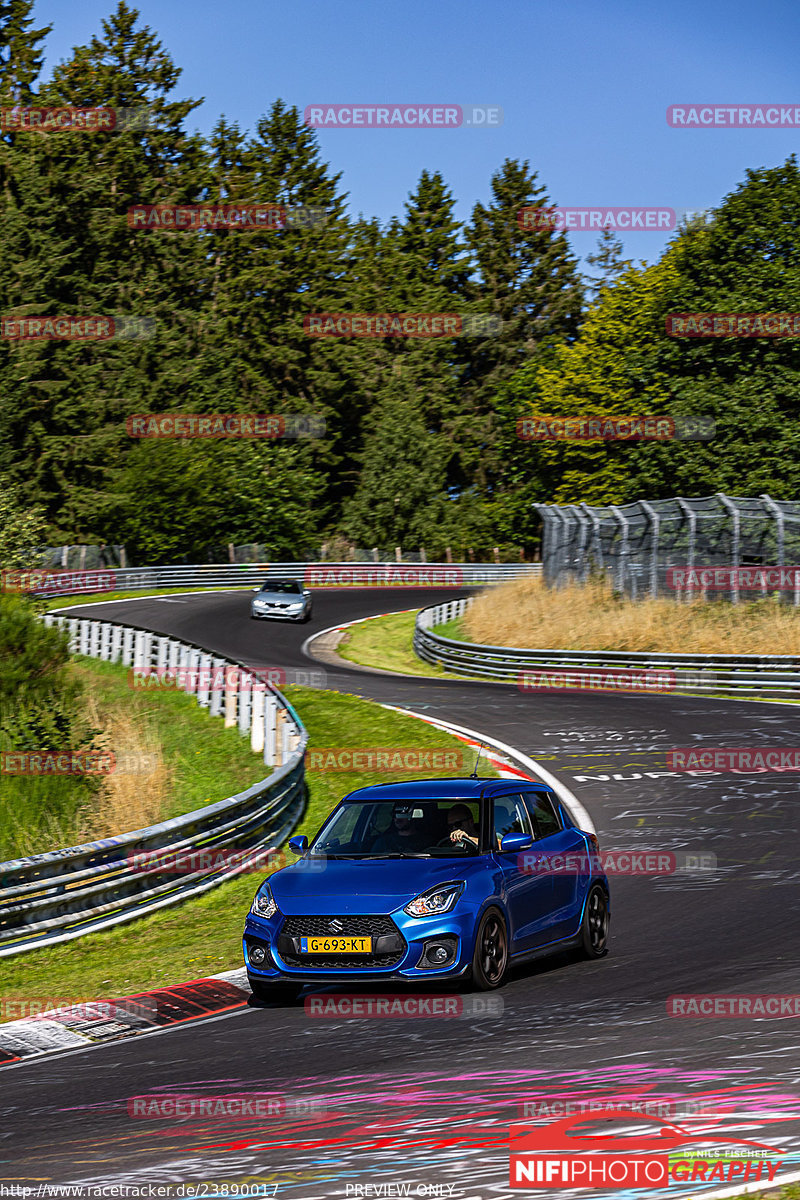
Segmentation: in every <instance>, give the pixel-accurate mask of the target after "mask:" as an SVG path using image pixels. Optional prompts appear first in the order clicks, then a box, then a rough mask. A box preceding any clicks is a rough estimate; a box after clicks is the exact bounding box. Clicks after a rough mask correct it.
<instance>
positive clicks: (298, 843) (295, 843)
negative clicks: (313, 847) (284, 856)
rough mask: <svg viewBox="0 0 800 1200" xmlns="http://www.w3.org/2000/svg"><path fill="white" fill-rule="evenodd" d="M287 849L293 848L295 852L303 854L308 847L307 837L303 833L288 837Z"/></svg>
mask: <svg viewBox="0 0 800 1200" xmlns="http://www.w3.org/2000/svg"><path fill="white" fill-rule="evenodd" d="M289 849H290V850H294V852H295V854H305V852H306V850H307V849H308V838H307V837H306V836H305V834H301V835H300V836H299V837H291V838H289Z"/></svg>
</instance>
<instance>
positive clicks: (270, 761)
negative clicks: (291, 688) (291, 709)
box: [262, 691, 278, 767]
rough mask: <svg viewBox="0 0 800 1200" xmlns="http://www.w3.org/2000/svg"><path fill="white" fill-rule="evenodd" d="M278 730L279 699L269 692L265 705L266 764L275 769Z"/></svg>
mask: <svg viewBox="0 0 800 1200" xmlns="http://www.w3.org/2000/svg"><path fill="white" fill-rule="evenodd" d="M262 695H264V693H262ZM277 729H278V698H277V696H276V695H275V693H274V692H272V691H268V692H267V693H266V695H265V703H264V762H265V763H266V764H267V766H268V767H274V766H275V765H276V764H277V762H278V746H277V741H278V739H277V736H276V734H277Z"/></svg>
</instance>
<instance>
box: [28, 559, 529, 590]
mask: <svg viewBox="0 0 800 1200" xmlns="http://www.w3.org/2000/svg"><path fill="white" fill-rule="evenodd" d="M44 570H45V569H44V568H31V572H34V571H35V572H36V573H37V574H41V573H43V572H44ZM539 571H541V564H539V563H406V562H400V563H392V562H383V563H365V562H288V563H238V564H237V563H233V564H230V565H219V564H211V565H208V564H199V565H197V566H183V567H109V568H104V567H94V568H92V569H91V571H86V572H81V571H64V572H61V571H51V570H49V569H48V570H47V576H48V578H47V585H46V587H44V588H39V589H36V590H38V591H39V592H42V593H44V594H46V595H48V596H58V595H73V594H74V595H79V594H80V593H81V592H82V591H83V592H85V591H87V590H95V589H94V588H93V587H91V588H87V587H86V586H81V581H80V578H79V577H80V576H81V575H83V574H86V575H89V576H92V577H97V576H103V577H104V582H102V583H101V585H100V589H98V590H102V589H105V590H108V591H111V590H113V591H117V592H124V591H149V590H150V589H152V588H173V587H190V588H194V587H199V588H217V587H219V588H223V587H228V588H237V587H242V588H244V587H255V586H256V585H257V584H262V583H266V582H268V581H269V580H271V579H287V578H289V579H304V578H306V577H307V578H308V586H309V587H310V588H314V587H315V586H320V587H335V586H337V580H338V581H340V582H339V583H338V586H342V587H347V586H350V587H359V586H362V587H392V586H406V587H413V586H415V583H416V585H417V586H439V587H461V586H466V587H470V586H474V585H477V584H486V583H502V582H504V581H506V580H509V579H518V578H519V577H520V576H522V575H530V574H536V573H538V572H539ZM13 574H20V573H19V572H14V573H13ZM60 574H63V576H64V581H65V585H66V586H65V587H64V588H63V589H60V588H59V587H58V576H59V575H60ZM68 577H71V579H70V578H68ZM440 579H441V582H438V581H439V580H440Z"/></svg>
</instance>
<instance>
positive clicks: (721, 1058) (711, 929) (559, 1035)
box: [0, 588, 800, 1200]
mask: <svg viewBox="0 0 800 1200" xmlns="http://www.w3.org/2000/svg"><path fill="white" fill-rule="evenodd" d="M456 594H463V592H460V593H457V592H448V593H445V592H438V591H434V590H432V589H428V588H425V589H417V590H404V591H402V592H398V591H396V590H391V591H388V590H386V589H384V590H381V589H363V590H358V591H355V590H344V589H343V590H340V591H329V592H327V591H320V592H318V593H317V594H316V595H315V600H314V604H315V608H314V616H313V619H312V621H311V622H310V623H309V624H308V625H284V624H278V623H272V622H263V623H262V622H255V621H251V620H250V618H249V615H248V614H249V600H250V595H249V593H246V592H221V593H217V594H203V595H199V594H198V595H188V594H187V595H184V596H169V597H163V598H148V599H142V600H137V601H125V602H118V603H114V604H98V605H94V606H92V608H91V609H83V608H82V609H81V611H83V612H86V613H88V612H90V611H91V613H92V615H93V616H102V617H105V618H107V619H117V620H123V621H127V622H129V623H132V624H133V623H135V624H137V625H140V626H142V627H146V628H149V629H153V630H155V631H157V632H160V633H168V634H171V635H173V636H175V637H179V638H182V639H185V640H187V641H192V642H195V643H197V644H200V645H203V646H204V647H207V648H208V649H211V650H214V651H215V652H217V653H219V654H223V655H227V656H230V657H233V658H237V659H239V660H241V661H244V662H247V663H249V664H251V665H254V666H280V667H284V668H294V669H307V668H309V667H312V666H314V665H315V664H314V663H312V662H311V661H310V660H309V658H308V657H307V656H306V655H305V654H304V653H303V650H302V646H303V643H304V642H305V639H306V638H307V637H308V636H309V635H310V634H313V633H314V632H315V631H317V630H321V629H324V628H327V627H329V626H334V625H337V624H339V623H340V622H343V621H346V620H352V619H354V618H357V617H362V616H367V615H370V614H374V613H381V612H390V611H396V610H399V609H406V608H412V607H413V608H418V607H421V606H422V605H424V604H428V603H433V602H435V601H437V600H438V599H440V598H447V597H449V596H452V595H456ZM317 665H318V664H317ZM324 669H325V670H326V671H327V673H328V686H329V687H332V688H335V689H338V690H341V691H347V692H352V693H354V694H357V695H360V696H364V697H368V698H371V699H375V700H379V701H382V702H384V703H391V704H396V705H399V706H401V707H403V708H406V709H409V710H412V711H416V712H421V713H424V714H425V715H428V716H433V717H438V718H441V719H444V720H448V721H451V722H454V723H456V724H458V725H461V726H465V727H468V728H470V729H473V730H477V731H482V732H485V733H486V734H488V735H490V736H491V737H494V738H497V739H499V740H501V741H503V742H506V743H508V744H510V745H512V746H515V747H517V748H518V749H519V750H521V751H523V752H524V753H525V754H527V755H530V756H531V757H532V758H534V759H536V760H538V761H539V762H541V764H542V765H543V766H544V767H546V768H547V770H549V771H550V772H551V773H553V774H554V775H556V776H557V778H558V779H559V780H561V781H562V782H563V783H565V784H566V785H567V786H568V787H569V788H570V789H572V790H573V791H574V793H575V795H576V796H577V797H578V799H579V800H580V801H581V803H582V804H583V805H584V806H585V807H586V808H587V809H588V810H589V812H590V813H591V816H592V818H593V820H594V823H595V826H596V828H597V831H598V836H599V839H600V845H601V847H602V849H603V850H620V851H623V850H638V851H643V850H662V851H675V852H685V853H691V854H698V855H700V854H713V855H714V856H715V859H716V869H714V870H710V871H705V872H698V873H695V874H683V875H680V876H679V875H665V876H652V875H651V876H629V877H625V876H618V877H615V878H613V879H612V880H611V884H612V901H613V921H612V938H611V949H610V953H609V955H608V957H606V958H604V959H602V960H599V961H595V962H586V961H582V960H580V959H579V958H578V957H577V956H576V955H573V954H561V955H559V956H556V957H554V958H552V959H549V960H544V961H541V962H539V963H537V964H535V965H533V966H530V967H527V968H525V969H520V970H518V971H516V972H514V973H513V974H512V977H511V979H510V981H509V982H508V984H507V986H506V987H505V988H504V989H503V990H502V991H501V992H500V993H498V994H499V995H500V996H501V997H502V1000H503V1005H504V1012H503V1014H502V1015H501V1016H497V1015H487V1016H475V1017H470V1018H469V1019H468V1020H467V1019H464V1018H459V1019H450V1020H444V1019H424V1018H420V1019H417V1020H378V1019H369V1018H357V1019H351V1020H343V1019H341V1018H340V1019H312V1018H309V1017H307V1016H306V1015H305V1012H304V1009H303V1007H302V1005H300V1006H299V1007H283V1006H266V1007H265V1006H260V1007H259V1006H248V1007H245V1008H242V1009H239V1010H236V1011H234V1012H232V1013H230V1014H225V1015H224V1016H221V1017H217V1018H214V1019H211V1020H208V1021H206V1022H198V1023H193V1024H189V1025H186V1026H184V1027H181V1026H178V1027H176V1028H173V1029H169V1030H165V1031H164V1032H161V1033H158V1034H155V1035H148V1036H145V1037H138V1038H134V1039H131V1040H128V1041H121V1042H115V1043H111V1044H108V1045H104V1046H100V1047H93V1048H91V1049H89V1050H86V1051H80V1052H76V1053H70V1054H66V1055H63V1056H59V1057H56V1058H48V1059H46V1060H43V1061H41V1062H36V1061H29V1062H24V1063H22V1064H20V1065H18V1066H13V1067H11V1068H6V1069H4V1070H3V1071H2V1072H0V1117H2V1121H1V1122H0V1159H1V1160H2V1162H0V1178H7V1179H8V1180H13V1181H14V1182H17V1183H27V1184H29V1185H30V1182H31V1181H36V1182H37V1183H38V1182H40V1181H44V1180H46V1181H56V1182H61V1183H73V1184H78V1183H83V1184H87V1183H92V1184H104V1185H125V1184H127V1185H140V1184H165V1183H168V1182H171V1183H176V1184H180V1183H184V1182H186V1183H192V1184H195V1185H198V1190H197V1191H196V1192H195V1195H198V1196H202V1195H206V1196H209V1197H210V1196H214V1195H215V1194H219V1192H217V1193H215V1191H214V1184H215V1183H216V1185H217V1187H218V1188H219V1185H220V1181H223V1180H226V1181H233V1180H237V1181H239V1182H241V1181H242V1180H245V1179H251V1180H259V1181H261V1182H262V1184H263V1194H272V1191H271V1189H272V1185H273V1184H275V1185H277V1195H278V1196H280V1197H285V1198H287V1200H295V1198H297V1200H301V1198H302V1200H315V1198H316V1197H325V1198H326V1200H327V1198H328V1197H342V1198H343V1200H344V1198H345V1197H348V1196H353V1197H355V1196H359V1195H360V1196H369V1195H372V1196H375V1195H380V1194H382V1195H385V1196H393V1195H398V1194H403V1191H402V1188H401V1189H400V1191H399V1192H398V1191H397V1187H398V1185H400V1184H407V1185H408V1188H409V1189H410V1190H409V1191H408V1193H407V1194H410V1195H430V1196H435V1195H439V1196H453V1197H454V1198H455V1197H458V1198H459V1200H467V1198H468V1197H469V1198H472V1197H476V1198H477V1197H480V1200H489V1198H490V1197H496V1196H504V1197H508V1196H512V1195H515V1194H517V1193H515V1192H512V1191H511V1190H510V1189H509V1186H508V1126H509V1123H510V1122H512V1121H515V1120H520V1119H522V1118H523V1116H524V1115H528V1116H531V1115H532V1110H531V1109H530V1108H529V1109H527V1110H526V1109H524V1108H523V1107H522V1106H523V1105H524V1104H525V1103H528V1104H531V1103H537V1104H542V1103H544V1104H557V1103H559V1102H560V1101H564V1099H565V1098H568V1099H569V1098H571V1099H573V1100H574V1099H578V1098H580V1097H595V1098H596V1097H599V1096H604V1097H612V1096H613V1097H619V1096H620V1095H621V1094H623V1093H632V1092H635V1093H636V1094H638V1095H639V1097H640V1098H641V1096H642V1095H643V1094H651V1095H652V1097H653V1101H654V1103H655V1102H656V1101H658V1102H662V1101H663V1102H667V1101H670V1100H672V1101H674V1102H675V1103H676V1104H678V1105H679V1106H685V1105H686V1104H687V1103H689V1102H694V1103H697V1104H698V1105H703V1106H706V1108H707V1110H708V1112H712V1111H713V1112H721V1111H723V1109H726V1108H727V1109H728V1110H730V1111H729V1115H728V1117H727V1123H726V1128H728V1129H735V1131H736V1135H737V1136H740V1137H750V1138H755V1139H756V1140H761V1141H766V1142H768V1143H769V1144H770V1145H775V1146H779V1147H781V1148H783V1149H785V1150H786V1151H788V1153H787V1154H786V1156H785V1159H784V1165H783V1166H782V1168H781V1173H782V1174H783V1173H785V1172H787V1171H791V1170H793V1169H794V1170H797V1169H798V1168H799V1167H800V1161H796V1156H798V1151H799V1150H800V1125H799V1123H798V1111H799V1109H798V1095H800V1080H799V1079H798V1076H799V1075H800V1055H798V1041H799V1040H800V1039H799V1038H798V1032H797V1030H798V1020H797V1018H793V1019H792V1018H788V1019H754V1018H743V1017H738V1018H710V1019H702V1018H690V1019H686V1018H684V1019H678V1018H675V1017H671V1016H668V1014H667V1007H666V1006H667V998H668V997H669V996H671V995H676V994H678V995H687V994H703V995H706V994H731V993H737V994H738V993H747V994H770V995H773V994H780V995H788V994H793V993H795V992H798V991H800V988H798V948H799V947H800V899H799V898H800V888H799V887H798V880H799V879H800V866H799V865H798V833H799V832H800V829H799V826H800V818H799V817H798V812H799V811H800V807H799V805H800V800H799V798H798V783H797V776H796V775H794V776H793V775H791V774H762V775H758V774H754V775H731V774H727V775H725V774H706V775H695V776H691V775H686V774H678V773H674V772H670V771H668V770H667V767H666V758H665V752H666V750H667V749H668V748H670V747H685V746H709V747H710V746H741V747H754V746H757V747H783V748H788V747H795V746H798V745H800V741H798V733H799V720H798V718H799V717H800V713H798V710H797V709H796V708H794V707H792V706H789V705H773V704H763V703H745V702H741V701H728V700H713V699H701V698H688V697H682V696H675V695H649V696H646V697H642V696H628V695H621V694H613V695H612V694H608V693H605V694H574V693H573V694H557V693H553V694H539V695H533V694H524V693H521V692H520V691H518V690H517V689H516V688H515V687H514V686H512V685H501V684H492V683H467V682H454V681H443V680H432V679H424V678H413V679H412V678H409V677H403V678H398V677H391V676H383V675H377V674H367V673H365V672H361V671H359V670H358V669H357V668H355V667H354V668H352V669H351V668H347V667H341V668H340V667H333V666H330V665H327V664H326V665H325V666H324ZM342 790H343V792H344V791H345V790H346V782H345V783H344V784H343V788H342ZM242 916H243V917H244V914H242ZM135 936H136V935H135V926H132V927H131V937H135ZM188 977H189V971H188V968H187V978H188ZM176 982H178V981H176ZM331 990H332V991H333V992H335V991H336V989H331ZM256 1091H258V1092H262V1093H263V1092H268V1093H270V1094H273V1095H281V1096H284V1097H287V1098H288V1100H289V1103H290V1105H291V1104H293V1103H295V1101H297V1100H304V1101H308V1103H309V1105H311V1106H312V1107H313V1105H316V1111H314V1112H313V1113H312V1114H311V1115H303V1113H302V1112H299V1113H296V1114H293V1115H290V1114H284V1115H282V1116H276V1117H274V1118H271V1119H268V1120H263V1119H262V1120H255V1121H254V1120H238V1121H232V1120H227V1121H221V1120H210V1119H208V1118H203V1119H198V1118H196V1117H195V1118H181V1119H179V1120H175V1119H171V1120H170V1119H132V1118H131V1117H129V1116H128V1112H127V1101H128V1099H129V1098H131V1097H133V1096H152V1095H163V1094H165V1093H175V1092H179V1093H181V1094H186V1093H191V1094H193V1095H195V1096H199V1095H219V1094H222V1093H225V1094H230V1093H241V1092H247V1093H252V1092H256ZM549 1111H550V1112H551V1113H552V1112H553V1110H552V1109H551V1110H549ZM556 1111H557V1110H556ZM790 1163H793V1164H794V1166H792V1165H790ZM389 1184H391V1185H393V1188H394V1189H395V1190H384V1191H383V1192H380V1191H375V1190H373V1191H371V1192H370V1191H365V1190H364V1189H365V1188H366V1186H367V1185H369V1186H370V1187H371V1188H373V1189H376V1188H378V1187H379V1186H380V1187H383V1188H385V1189H386V1188H388V1185H389ZM200 1185H202V1187H204V1188H205V1191H203V1190H202V1187H201V1186H200ZM267 1185H269V1190H267ZM359 1188H360V1189H361V1191H360V1192H359V1191H358V1190H357V1189H359ZM448 1188H450V1189H452V1190H450V1191H448V1190H447V1189H448ZM421 1189H427V1191H425V1190H421ZM435 1189H438V1190H435ZM187 1194H188V1193H187ZM538 1194H539V1195H544V1194H546V1193H545V1192H543V1191H542V1190H541V1189H540V1190H539V1192H538ZM553 1194H555V1193H553ZM568 1194H569V1193H567V1192H566V1191H565V1190H563V1189H562V1190H560V1191H559V1192H558V1195H560V1196H565V1195H568ZM584 1194H585V1193H584ZM618 1194H619V1195H624V1194H626V1193H623V1192H621V1191H620V1192H619V1193H618ZM661 1194H662V1193H661V1192H660V1191H651V1192H649V1195H651V1196H659V1195H661ZM663 1194H667V1193H666V1192H665V1193H663ZM682 1194H683V1195H689V1194H692V1195H700V1194H701V1192H700V1191H699V1190H697V1187H695V1189H694V1190H692V1191H687V1190H686V1189H685V1188H681V1186H680V1185H677V1184H672V1185H670V1188H669V1195H670V1196H680V1195H682Z"/></svg>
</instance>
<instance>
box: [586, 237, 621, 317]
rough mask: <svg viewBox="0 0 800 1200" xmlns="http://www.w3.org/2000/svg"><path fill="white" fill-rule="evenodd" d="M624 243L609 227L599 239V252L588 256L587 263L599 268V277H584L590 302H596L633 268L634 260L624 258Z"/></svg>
mask: <svg viewBox="0 0 800 1200" xmlns="http://www.w3.org/2000/svg"><path fill="white" fill-rule="evenodd" d="M622 251H623V246H622V242H621V241H620V240H619V238H618V237H617V236H616V234H615V233H614V231H613V230H612V229H609V228H608V226H606V228H605V229H604V230H603V232H602V233H601V234H600V237H599V238H598V239H597V250H596V251H595V253H594V254H587V255H586V261H587V263H589V265H590V266H592V267H597V269H598V270H599V272H600V274H599V275H584V283H585V286H586V292H587V295H588V297H589V300H590V302H592V303H593V302H594V301H596V300H597V299H598V298H599V297H600V295H601V294H602V293H603V291H604V290H605V288H607V287H610V286H611V284H613V283H615V282H616V280H617V279H619V277H620V276H621V275H624V273H625V272H626V271H627V270H628V268H629V267H632V266H633V260H632V259H630V258H623V257H622Z"/></svg>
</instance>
